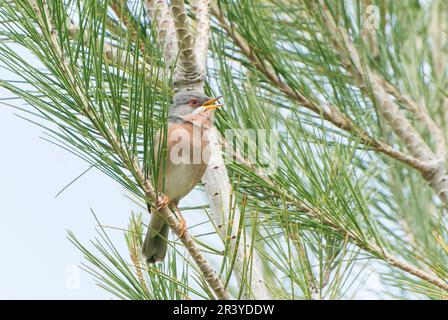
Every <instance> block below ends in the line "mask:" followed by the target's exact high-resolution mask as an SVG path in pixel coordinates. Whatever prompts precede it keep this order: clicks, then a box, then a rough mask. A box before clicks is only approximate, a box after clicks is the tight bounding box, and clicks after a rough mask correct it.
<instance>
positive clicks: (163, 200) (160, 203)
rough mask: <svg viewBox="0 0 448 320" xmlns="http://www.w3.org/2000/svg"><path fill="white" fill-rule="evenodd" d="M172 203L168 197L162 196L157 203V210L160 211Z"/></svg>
mask: <svg viewBox="0 0 448 320" xmlns="http://www.w3.org/2000/svg"><path fill="white" fill-rule="evenodd" d="M169 202H170V199H169V198H168V197H167V196H166V195H162V198H161V199H159V200H157V203H156V210H157V211H160V210H162V209H163V208H165V207H166V206H168V203H169Z"/></svg>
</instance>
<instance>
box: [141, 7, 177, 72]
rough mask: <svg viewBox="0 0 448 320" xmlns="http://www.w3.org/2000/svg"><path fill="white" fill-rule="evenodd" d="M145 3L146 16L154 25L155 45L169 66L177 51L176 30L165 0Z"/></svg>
mask: <svg viewBox="0 0 448 320" xmlns="http://www.w3.org/2000/svg"><path fill="white" fill-rule="evenodd" d="M145 2H146V9H147V13H148V16H149V17H151V20H152V21H154V22H155V24H156V26H155V27H156V30H157V43H158V45H159V46H160V48H161V49H162V52H163V55H164V57H165V60H166V63H167V64H168V65H169V64H171V63H172V62H173V61H174V60H175V59H176V55H177V51H178V48H177V40H176V29H175V27H174V22H173V18H172V17H171V13H170V9H169V8H168V4H167V3H166V2H165V0H146V1H145Z"/></svg>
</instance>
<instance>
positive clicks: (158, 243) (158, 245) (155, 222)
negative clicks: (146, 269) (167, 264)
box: [142, 214, 169, 263]
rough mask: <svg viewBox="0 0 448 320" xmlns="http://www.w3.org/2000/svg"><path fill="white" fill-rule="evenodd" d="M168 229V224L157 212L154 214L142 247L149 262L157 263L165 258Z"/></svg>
mask: <svg viewBox="0 0 448 320" xmlns="http://www.w3.org/2000/svg"><path fill="white" fill-rule="evenodd" d="M168 230H169V228H168V224H167V223H166V222H165V221H164V220H163V219H162V218H161V217H159V216H158V215H157V214H153V216H152V218H151V222H150V223H149V229H148V232H147V233H146V238H145V242H144V243H143V248H142V251H143V256H144V257H145V259H146V262H147V263H156V262H157V261H162V260H163V259H164V258H165V254H166V250H167V246H168V242H167V238H168Z"/></svg>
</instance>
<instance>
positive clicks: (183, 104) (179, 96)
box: [169, 91, 222, 117]
mask: <svg viewBox="0 0 448 320" xmlns="http://www.w3.org/2000/svg"><path fill="white" fill-rule="evenodd" d="M220 98H221V97H217V98H210V97H208V96H206V95H204V94H203V93H201V92H196V91H187V92H178V93H176V94H175V95H174V98H173V104H172V105H171V107H170V110H169V115H170V117H181V116H185V115H188V114H191V113H193V112H195V111H196V112H199V111H211V110H214V109H217V108H219V107H221V106H222V104H217V103H216V102H217V101H218V100H219V99H220Z"/></svg>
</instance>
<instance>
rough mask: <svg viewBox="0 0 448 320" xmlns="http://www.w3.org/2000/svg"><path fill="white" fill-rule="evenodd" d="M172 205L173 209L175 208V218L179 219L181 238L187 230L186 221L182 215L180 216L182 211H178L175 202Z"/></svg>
mask: <svg viewBox="0 0 448 320" xmlns="http://www.w3.org/2000/svg"><path fill="white" fill-rule="evenodd" d="M173 207H174V209H176V214H177V218H178V219H179V225H180V229H181V232H180V236H179V238H181V237H182V236H183V235H184V234H185V232H186V231H187V222H186V221H185V219H184V217H183V216H182V213H180V210H179V207H178V206H177V203H173Z"/></svg>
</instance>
